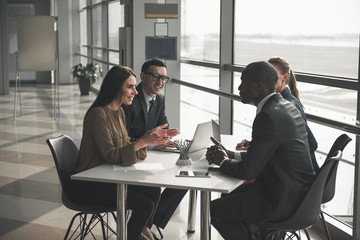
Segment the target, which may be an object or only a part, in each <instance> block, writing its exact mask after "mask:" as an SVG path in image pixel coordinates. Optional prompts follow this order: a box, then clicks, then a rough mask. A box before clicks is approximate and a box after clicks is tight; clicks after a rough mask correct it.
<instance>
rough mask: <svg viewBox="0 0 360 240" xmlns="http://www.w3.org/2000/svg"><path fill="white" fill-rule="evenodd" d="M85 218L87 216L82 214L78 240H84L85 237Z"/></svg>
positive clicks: (86, 226)
mask: <svg viewBox="0 0 360 240" xmlns="http://www.w3.org/2000/svg"><path fill="white" fill-rule="evenodd" d="M86 218H87V214H84V217H83V220H82V221H83V222H82V223H80V224H81V229H80V240H84V239H85V236H86V234H87V233H86V229H87V228H88V225H86Z"/></svg>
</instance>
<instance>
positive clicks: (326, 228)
mask: <svg viewBox="0 0 360 240" xmlns="http://www.w3.org/2000/svg"><path fill="white" fill-rule="evenodd" d="M320 220H321V222H322V224H323V226H324V230H325V233H326V237H327V239H328V240H331V237H330V232H329V229H328V227H327V225H326V222H325V218H324V213H323V212H322V211H320Z"/></svg>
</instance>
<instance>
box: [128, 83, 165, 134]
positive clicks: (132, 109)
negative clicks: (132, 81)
mask: <svg viewBox="0 0 360 240" xmlns="http://www.w3.org/2000/svg"><path fill="white" fill-rule="evenodd" d="M136 90H137V91H138V94H137V95H136V96H135V97H134V100H133V102H132V104H131V105H129V106H127V105H123V106H122V107H123V109H124V112H125V118H126V128H127V130H128V134H129V136H130V138H131V140H132V141H135V140H136V139H138V138H140V137H141V136H142V135H143V134H144V133H145V132H146V131H147V130H150V129H153V128H155V127H157V126H159V125H162V124H165V123H168V120H167V117H166V115H165V96H164V95H162V94H160V95H157V96H156V99H155V102H154V104H153V106H152V108H151V111H150V114H148V113H147V110H146V103H145V99H144V94H143V91H142V84H141V83H140V84H139V85H138V86H137V87H136Z"/></svg>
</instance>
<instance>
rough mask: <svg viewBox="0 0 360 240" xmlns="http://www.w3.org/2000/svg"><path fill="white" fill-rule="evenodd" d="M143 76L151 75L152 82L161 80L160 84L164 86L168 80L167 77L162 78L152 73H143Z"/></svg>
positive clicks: (162, 76)
mask: <svg viewBox="0 0 360 240" xmlns="http://www.w3.org/2000/svg"><path fill="white" fill-rule="evenodd" d="M144 74H150V75H152V80H153V81H159V80H160V79H161V83H164V84H165V83H167V82H168V81H169V79H170V78H169V77H168V76H164V75H160V74H157V73H152V72H144Z"/></svg>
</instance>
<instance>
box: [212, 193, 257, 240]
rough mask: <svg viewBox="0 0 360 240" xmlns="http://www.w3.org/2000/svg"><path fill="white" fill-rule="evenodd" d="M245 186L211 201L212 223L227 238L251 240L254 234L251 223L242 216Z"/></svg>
mask: <svg viewBox="0 0 360 240" xmlns="http://www.w3.org/2000/svg"><path fill="white" fill-rule="evenodd" d="M245 189H246V187H245V188H242V187H239V188H238V189H236V190H234V193H231V194H224V195H222V197H221V198H218V199H215V200H213V201H211V203H210V215H211V224H212V225H213V226H214V227H215V228H216V230H217V231H218V232H219V233H220V235H221V236H222V237H223V238H224V239H225V240H240V239H241V240H250V239H253V238H252V237H253V236H252V235H253V234H254V233H253V232H252V230H251V225H250V224H248V223H247V222H246V221H244V219H242V216H241V206H242V204H241V198H242V194H246V193H245V192H244V190H245Z"/></svg>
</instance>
